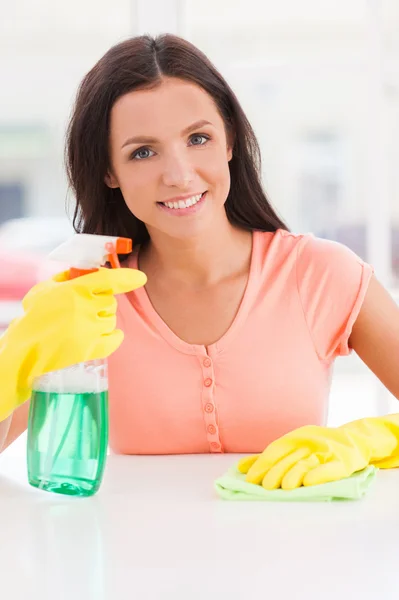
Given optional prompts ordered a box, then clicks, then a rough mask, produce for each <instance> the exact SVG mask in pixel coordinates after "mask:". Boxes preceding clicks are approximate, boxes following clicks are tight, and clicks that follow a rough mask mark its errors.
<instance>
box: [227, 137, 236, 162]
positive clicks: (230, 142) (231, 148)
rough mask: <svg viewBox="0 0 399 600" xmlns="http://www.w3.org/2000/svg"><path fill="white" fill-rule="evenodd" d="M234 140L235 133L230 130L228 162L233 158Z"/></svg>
mask: <svg viewBox="0 0 399 600" xmlns="http://www.w3.org/2000/svg"><path fill="white" fill-rule="evenodd" d="M234 142H235V133H234V132H233V131H230V132H229V134H228V136H227V160H228V162H230V161H231V159H232V158H233V148H234Z"/></svg>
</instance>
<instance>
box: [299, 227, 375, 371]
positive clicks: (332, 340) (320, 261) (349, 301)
mask: <svg viewBox="0 0 399 600" xmlns="http://www.w3.org/2000/svg"><path fill="white" fill-rule="evenodd" d="M296 271H297V285H298V292H299V297H300V301H301V304H302V308H303V312H304V317H305V320H306V323H307V326H308V329H309V332H310V335H311V337H312V340H313V343H314V346H315V349H316V352H317V354H318V356H319V358H320V359H321V360H333V359H334V358H336V357H337V356H346V355H348V354H350V352H351V349H350V347H349V345H348V341H349V337H350V335H351V332H352V328H353V325H354V323H355V321H356V319H357V316H358V314H359V312H360V309H361V306H362V304H363V301H364V298H365V295H366V292H367V288H368V285H369V282H370V279H371V276H372V274H373V268H372V267H371V266H370V265H369V264H367V263H365V262H364V261H363V260H362V259H361V258H360V257H359V256H357V255H356V254H355V253H354V252H352V250H350V249H349V248H348V247H346V246H344V245H343V244H339V243H338V242H333V241H330V240H324V239H320V238H317V237H314V236H313V235H306V236H304V237H303V238H302V240H301V242H300V243H299V244H298V255H297V269H296Z"/></svg>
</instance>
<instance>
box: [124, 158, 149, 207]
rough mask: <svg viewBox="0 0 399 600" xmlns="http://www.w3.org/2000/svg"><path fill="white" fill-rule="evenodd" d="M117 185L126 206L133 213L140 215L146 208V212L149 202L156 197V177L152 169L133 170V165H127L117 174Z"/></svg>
mask: <svg viewBox="0 0 399 600" xmlns="http://www.w3.org/2000/svg"><path fill="white" fill-rule="evenodd" d="M129 167H130V168H129ZM119 184H120V188H121V192H122V195H123V197H124V199H125V202H126V204H127V205H128V207H129V208H130V209H131V210H132V212H134V213H136V212H137V213H139V212H140V213H142V212H143V211H145V210H146V207H147V210H148V207H149V206H150V202H149V201H150V200H151V199H153V198H154V197H156V176H155V174H154V170H153V169H149V168H137V169H135V168H133V165H127V167H126V168H124V169H123V170H122V171H121V172H120V173H119ZM137 216H139V215H138V214H137Z"/></svg>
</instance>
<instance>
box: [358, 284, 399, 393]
mask: <svg viewBox="0 0 399 600" xmlns="http://www.w3.org/2000/svg"><path fill="white" fill-rule="evenodd" d="M349 344H350V346H351V348H353V350H354V351H355V352H356V354H358V355H359V356H360V358H361V359H362V360H363V362H364V363H365V364H366V365H367V366H368V367H369V368H370V369H371V370H372V371H373V373H374V374H375V375H376V376H377V377H378V379H379V380H380V381H381V382H382V383H383V384H384V385H385V387H386V388H387V389H388V390H389V391H390V392H391V393H392V394H393V395H394V396H395V397H396V398H397V399H398V400H399V306H398V305H397V304H396V303H395V301H394V300H393V298H392V297H391V296H390V295H389V293H388V292H387V291H386V289H385V288H384V287H383V286H382V285H381V284H380V283H379V282H378V281H377V279H376V278H375V277H372V278H371V281H370V285H369V288H368V291H367V294H366V297H365V299H364V302H363V305H362V308H361V310H360V313H359V315H358V318H357V319H356V322H355V324H354V326H353V330H352V334H351V336H350V339H349Z"/></svg>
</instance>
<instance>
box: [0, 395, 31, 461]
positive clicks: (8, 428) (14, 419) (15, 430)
mask: <svg viewBox="0 0 399 600" xmlns="http://www.w3.org/2000/svg"><path fill="white" fill-rule="evenodd" d="M28 415H29V401H28V402H25V404H22V405H21V406H19V407H18V408H17V409H16V410H15V411H14V412H13V414H12V415H10V416H9V417H7V419H5V420H4V421H2V422H1V423H0V452H3V450H5V449H6V448H7V447H8V446H10V445H11V444H12V443H13V442H15V440H16V439H17V438H19V436H20V435H22V434H23V432H24V431H26V429H27V427H28Z"/></svg>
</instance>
